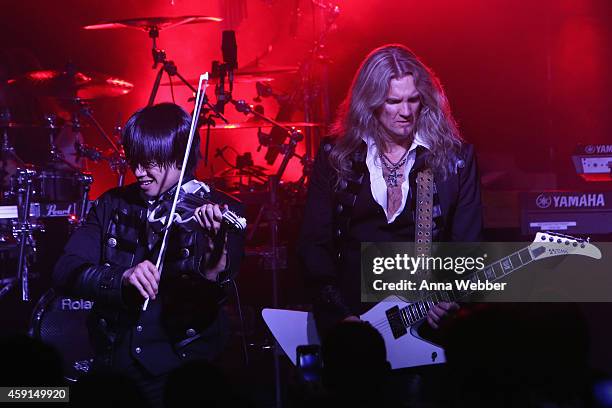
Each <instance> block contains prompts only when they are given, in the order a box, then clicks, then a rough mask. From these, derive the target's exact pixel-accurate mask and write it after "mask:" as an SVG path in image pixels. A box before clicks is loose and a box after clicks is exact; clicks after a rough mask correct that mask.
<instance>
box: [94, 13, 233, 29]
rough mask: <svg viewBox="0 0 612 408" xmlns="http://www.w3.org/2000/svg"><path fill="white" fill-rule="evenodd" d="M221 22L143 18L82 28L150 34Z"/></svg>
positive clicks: (206, 18)
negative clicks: (116, 29)
mask: <svg viewBox="0 0 612 408" xmlns="http://www.w3.org/2000/svg"><path fill="white" fill-rule="evenodd" d="M221 21H223V19H222V18H218V17H210V16H178V17H143V18H129V19H125V20H114V21H107V22H104V23H98V24H92V25H87V26H85V27H83V28H84V29H85V30H106V29H115V28H133V29H137V30H142V31H147V32H150V31H151V30H153V29H156V30H158V31H160V30H167V29H169V28H172V27H177V26H180V25H183V24H202V23H220V22H221Z"/></svg>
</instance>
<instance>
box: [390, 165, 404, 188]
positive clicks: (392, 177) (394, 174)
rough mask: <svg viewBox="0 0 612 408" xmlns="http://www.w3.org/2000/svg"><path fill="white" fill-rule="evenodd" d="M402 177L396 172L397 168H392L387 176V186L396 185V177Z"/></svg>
mask: <svg viewBox="0 0 612 408" xmlns="http://www.w3.org/2000/svg"><path fill="white" fill-rule="evenodd" d="M399 177H402V174H397V169H393V171H391V172H389V175H388V176H387V184H388V185H389V187H397V179H398V178H399Z"/></svg>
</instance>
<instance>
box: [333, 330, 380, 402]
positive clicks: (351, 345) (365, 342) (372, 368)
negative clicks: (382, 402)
mask: <svg viewBox="0 0 612 408" xmlns="http://www.w3.org/2000/svg"><path fill="white" fill-rule="evenodd" d="M321 352H322V355H323V384H324V385H325V387H326V388H327V389H328V390H330V391H332V392H338V393H345V392H349V391H351V390H352V391H355V390H359V391H360V392H361V391H364V392H365V391H367V390H374V391H376V392H378V390H379V388H380V386H381V385H382V384H383V383H384V381H385V378H386V376H387V375H388V373H389V371H390V365H389V363H388V362H387V352H386V349H385V343H384V340H383V338H382V336H381V335H380V333H379V332H378V331H377V330H376V329H375V328H373V327H372V326H371V325H370V324H369V323H366V322H361V321H359V322H341V323H340V324H338V325H336V326H335V327H333V328H332V329H331V330H330V331H329V332H328V334H327V336H326V337H325V338H324V339H323V344H322V349H321Z"/></svg>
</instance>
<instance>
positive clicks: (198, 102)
mask: <svg viewBox="0 0 612 408" xmlns="http://www.w3.org/2000/svg"><path fill="white" fill-rule="evenodd" d="M206 88H208V72H205V73H204V74H201V75H200V81H199V83H198V90H197V92H196V99H195V107H194V109H193V117H192V118H191V128H190V129H189V139H188V140H187V146H186V147H185V155H184V156H183V165H182V166H181V174H180V176H179V179H178V183H177V187H176V190H175V192H174V199H173V200H172V208H171V209H170V214H168V218H167V219H166V225H165V227H164V237H163V239H162V243H161V247H160V248H159V255H158V256H157V263H156V264H155V267H156V268H157V270H158V271H159V274H160V276H161V273H162V267H163V260H164V256H165V255H166V243H167V241H168V231H170V226H171V225H172V222H174V215H175V213H176V203H177V202H178V198H179V194H180V192H181V188H182V186H183V177H184V176H185V168H187V161H188V160H189V151H190V150H191V145H192V144H193V137H194V135H195V132H196V131H197V130H198V120H199V118H200V110H201V109H202V102H203V101H204V96H205V95H206ZM148 305H149V298H146V299H145V302H144V304H143V305H142V310H143V311H146V310H147V306H148Z"/></svg>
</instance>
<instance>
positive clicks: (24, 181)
mask: <svg viewBox="0 0 612 408" xmlns="http://www.w3.org/2000/svg"><path fill="white" fill-rule="evenodd" d="M219 21H221V19H219V18H216V17H208V16H181V17H147V18H134V19H126V20H118V21H108V22H104V23H100V24H94V25H89V26H85V27H83V28H84V29H86V30H105V29H136V30H141V31H144V32H146V33H148V35H149V37H150V38H151V40H152V56H153V69H159V71H158V74H157V77H156V79H155V82H154V84H153V86H152V90H151V93H150V96H149V100H148V104H149V105H151V104H153V103H154V101H155V97H156V94H157V92H158V89H159V86H160V85H161V86H177V85H178V86H185V87H187V88H189V89H191V90H192V91H194V90H195V88H194V85H193V84H194V83H196V81H195V80H192V79H186V78H184V77H183V76H182V75H181V74H180V72H179V70H178V67H177V65H176V64H175V63H174V62H173V61H171V60H169V59H168V58H167V54H166V51H165V50H162V49H160V48H158V47H157V41H158V38H159V35H160V32H161V31H162V30H167V29H170V28H172V27H176V26H179V25H184V24H203V23H216V22H219ZM222 51H223V61H222V62H218V61H214V62H213V63H212V69H211V75H210V77H211V79H210V84H211V85H214V89H215V97H216V101H215V103H214V104H213V103H211V102H210V101H209V100H208V98H206V100H205V101H204V106H205V108H203V115H202V117H201V122H200V124H199V125H200V128H201V130H203V129H202V128H204V127H205V128H206V139H205V145H204V159H205V163H206V162H207V161H208V148H209V139H210V132H211V130H212V131H216V132H223V131H226V130H231V129H259V130H258V138H259V142H260V145H262V146H265V147H267V148H268V149H269V150H274V154H272V155H268V156H274V158H276V156H278V155H282V156H283V160H282V163H281V165H280V168H279V169H278V171H277V172H276V173H275V174H272V175H268V174H266V171H265V169H264V168H263V167H260V166H255V165H254V164H253V162H252V159H251V156H250V153H245V154H244V155H238V160H237V165H232V164H231V163H229V162H228V161H227V160H226V163H228V165H230V167H231V168H230V169H229V171H228V170H227V169H224V170H223V171H222V172H221V173H220V174H219V177H217V180H221V181H222V180H223V179H226V180H227V179H228V177H229V178H235V177H238V178H237V180H239V181H238V183H237V185H236V183H234V184H232V185H231V186H229V185H228V186H229V187H231V188H232V189H234V190H242V187H245V188H247V189H248V188H251V191H252V185H253V184H255V185H257V186H260V187H259V188H260V189H261V190H264V191H267V192H269V196H270V198H269V200H268V202H267V203H266V204H264V206H262V207H261V211H260V213H259V214H258V216H257V220H258V221H257V222H256V223H255V224H259V220H260V219H264V220H266V221H267V225H268V226H270V228H271V230H270V237H271V240H272V246H273V247H275V246H278V242H279V241H278V240H279V237H278V230H279V223H280V221H281V215H279V214H280V212H281V211H280V205H279V204H280V203H279V198H278V192H279V189H280V188H283V185H282V183H281V182H280V180H281V177H282V175H283V173H284V171H285V169H286V167H287V163H288V162H289V160H290V159H292V158H294V157H297V158H298V159H299V160H300V162H301V163H302V165H303V167H304V177H303V178H302V179H301V185H302V186H303V185H304V183H303V182H304V178H305V177H306V176H307V171H308V169H309V168H310V165H311V158H310V153H309V149H306V154H304V155H303V156H299V155H297V154H296V152H295V149H296V146H297V144H298V143H299V142H301V141H303V139H304V136H303V135H302V133H301V131H300V130H298V129H306V131H307V133H308V135H309V134H310V131H311V129H316V128H319V127H321V126H322V125H321V124H319V123H314V122H310V121H308V120H306V121H303V122H291V121H290V120H287V119H290V117H283V115H282V114H279V115H277V117H276V118H274V119H272V118H269V117H267V116H265V115H263V114H262V113H261V110H259V109H257V108H256V107H253V106H252V105H250V104H248V103H247V102H245V101H244V100H236V99H234V97H233V95H232V93H233V84H234V83H245V84H256V86H257V95H258V98H259V97H260V96H264V97H268V96H274V97H276V96H277V95H275V94H274V92H273V91H272V88H271V86H270V81H272V80H273V79H274V78H275V76H276V75H278V74H296V73H297V74H299V75H303V73H302V72H300V71H301V69H302V67H299V66H266V65H262V64H261V63H260V61H259V60H256V61H255V62H254V63H252V64H249V65H246V66H244V67H241V68H238V64H237V46H236V40H235V35H234V32H233V31H224V32H223V42H222ZM308 58H315V56H308ZM305 65H308V64H305ZM164 74H167V76H168V77H169V79H170V81H169V82H167V83H161V79H162V77H163V76H164ZM173 78H178V80H179V81H177V82H173V81H172V79H173ZM300 84H301V83H300ZM298 86H300V85H298ZM0 87H2V88H4V89H7V90H9V91H10V92H14V93H20V92H23V93H27V94H29V95H34V96H35V97H41V98H47V99H51V100H53V101H55V102H56V106H61V107H62V108H63V112H62V116H61V117H60V116H59V115H57V114H49V115H46V116H45V117H44V118H43V119H42V120H40V121H39V122H37V123H24V122H19V121H15V120H13V118H12V115H11V113H12V112H11V108H10V107H9V108H7V109H4V110H0V132H1V133H2V147H1V150H0V169H1V173H0V174H1V175H2V177H1V178H0V182H1V188H2V190H1V193H2V196H1V197H0V248H3V249H4V250H5V251H12V253H13V254H16V259H17V262H16V263H17V267H16V270H14V271H12V272H10V273H5V275H9V276H4V275H2V274H1V273H2V272H1V271H0V278H1V279H0V298H2V297H3V296H5V295H6V294H7V293H9V292H10V291H11V290H12V289H15V290H18V289H20V290H21V299H22V300H23V301H26V302H27V301H29V300H30V289H29V283H30V280H31V279H32V277H33V275H36V274H33V273H31V267H32V264H33V262H34V260H35V255H36V252H37V242H36V241H37V240H36V239H35V236H36V234H35V233H37V234H38V233H40V232H44V230H45V224H46V223H47V220H49V218H62V219H63V220H66V221H67V222H68V224H69V225H70V226H72V227H75V226H78V225H79V223H81V222H82V221H83V220H84V217H85V215H86V213H87V210H88V207H89V191H90V187H91V184H92V183H93V176H92V174H91V173H90V172H88V171H87V164H88V161H89V162H100V161H104V162H106V163H108V165H109V166H110V168H111V169H112V170H113V172H114V173H115V174H116V175H117V178H118V181H117V183H118V185H122V184H123V182H124V178H125V174H126V171H127V169H128V165H127V162H126V160H125V155H124V152H123V149H122V146H121V141H120V137H119V135H120V130H121V129H120V127H116V128H115V129H114V131H113V132H112V133H110V134H109V133H107V132H106V131H105V130H104V129H103V127H102V126H101V125H100V123H99V122H98V121H97V120H96V118H95V116H94V113H93V111H92V108H91V106H90V102H92V101H94V100H98V99H102V98H114V97H118V96H121V95H125V94H127V93H129V92H131V91H132V90H133V88H134V85H133V84H131V83H130V82H128V81H126V80H124V79H121V78H117V77H115V76H112V75H107V74H104V73H100V72H90V71H81V70H78V69H77V68H76V66H75V65H74V64H68V65H66V67H65V68H64V69H62V70H38V71H33V72H27V73H25V74H23V75H21V76H19V77H16V78H12V79H10V80H8V81H7V82H6V83H5V84H0ZM2 88H0V90H1V89H2ZM304 92H305V91H304V90H302V92H301V93H300V94H299V95H302V97H303V98H304V99H306V98H307V97H308V95H304ZM296 95H297V93H296ZM258 98H256V99H255V100H256V101H257V100H261V99H258ZM281 99H282V98H281ZM295 99H296V98H295V97H290V98H285V102H286V101H287V100H289V101H290V105H292V106H290V107H289V108H288V109H285V111H284V112H285V114H286V113H287V111H291V112H293V111H294V110H297V109H301V108H303V104H304V100H302V101H300V100H295ZM279 100H280V99H279ZM228 104H229V105H230V106H233V107H234V108H235V109H236V110H237V111H238V112H242V113H244V114H245V115H248V116H249V117H250V119H249V120H247V121H246V122H242V123H230V122H229V121H228V120H227V119H226V118H225V116H224V115H223V113H224V107H225V105H228ZM285 108H287V106H285ZM282 110H283V109H282V107H281V111H282ZM66 112H68V114H69V115H66V114H64V113H66ZM285 116H287V115H285ZM289 116H290V115H289ZM216 121H221V122H222V124H219V125H218V126H217V125H216V123H215V122H216ZM85 126H87V127H91V128H93V129H95V131H96V132H97V133H98V134H99V135H100V136H101V137H102V139H103V140H104V141H105V143H106V144H108V146H109V147H110V148H109V149H108V150H106V151H102V150H99V149H98V148H97V147H93V146H90V145H87V144H85V143H84V140H83V137H82V135H81V130H82V128H83V127H85ZM262 129H271V132H270V134H266V133H264V132H263V131H262ZM34 130H35V131H36V132H38V133H42V134H45V135H46V138H47V143H46V144H47V146H46V148H45V154H44V156H45V157H44V158H43V159H41V160H38V161H37V162H34V163H28V162H26V161H25V160H23V159H22V158H21V156H23V155H24V154H23V153H25V152H22V150H20V149H19V148H15V147H14V146H13V145H12V143H11V142H12V141H13V140H14V139H15V138H16V137H15V134H16V133H19V132H28V131H34ZM279 134H280V135H281V136H280V137H279V136H278V135H279ZM228 147H229V146H225V147H224V148H223V149H217V155H216V156H217V157H219V156H220V157H221V158H222V159H223V160H225V158H224V157H223V151H224V150H225V149H226V148H228ZM27 149H29V146H28V147H27ZM268 156H267V161H268V164H272V162H273V161H274V159H271V160H270V159H269V157H268ZM245 180H246V181H245ZM220 184H223V183H220ZM226 187H227V186H226ZM292 191H293V192H295V191H296V190H295V189H294V190H292ZM234 192H236V191H234ZM264 194H267V193H265V192H264ZM292 194H293V193H292ZM255 228H257V225H256V226H255ZM251 236H252V234H251ZM278 252H279V251H277V250H274V251H273V253H274V254H277V253H278ZM56 256H57V254H56ZM273 264H274V265H277V264H280V263H279V262H276V261H275V262H273ZM46 268H47V270H48V265H47V267H46ZM11 274H12V276H10V275H11ZM274 286H276V282H274ZM275 292H276V288H275ZM275 299H276V297H275ZM275 302H276V300H275ZM91 303H92V302H90V301H87V300H84V299H70V298H65V297H60V296H58V295H56V294H55V293H53V291H52V290H51V291H48V292H47V293H46V294H45V295H44V296H43V297H42V298H41V299H40V300H39V302H38V304H37V306H36V307H35V310H34V313H33V318H32V323H31V328H30V331H31V334H32V335H34V336H37V337H40V338H43V339H44V340H47V341H50V342H52V343H54V345H55V346H56V347H57V348H58V349H59V350H60V352H62V354H64V356H66V355H68V356H69V358H67V365H66V370H67V372H68V378H71V379H75V378H77V377H78V375H79V374H82V373H83V372H86V371H87V370H88V367H89V362H90V361H91V360H90V356H91V349H90V348H89V346H88V342H87V341H86V340H85V339H84V338H82V339H81V340H82V341H76V342H70V341H66V339H67V337H66V336H63V335H62V333H68V332H74V331H75V327H78V328H79V330H83V328H84V324H83V323H84V316H85V315H84V313H86V311H87V310H88V309H90V308H91ZM84 335H85V334H84V333H81V335H79V337H80V336H84ZM54 339H55V340H54ZM56 340H57V341H56Z"/></svg>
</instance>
